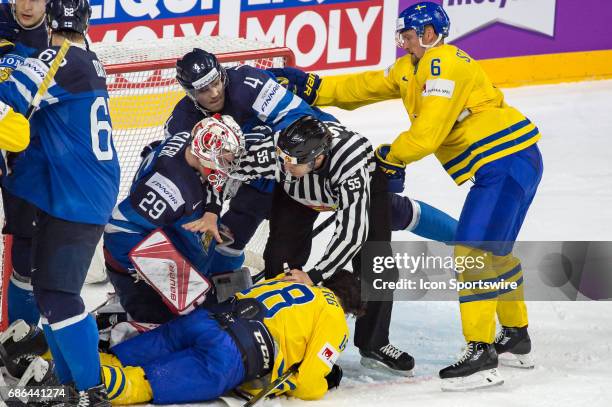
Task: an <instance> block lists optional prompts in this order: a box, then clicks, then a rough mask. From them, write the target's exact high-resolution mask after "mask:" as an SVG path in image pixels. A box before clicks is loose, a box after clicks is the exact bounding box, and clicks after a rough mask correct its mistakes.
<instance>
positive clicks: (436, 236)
mask: <svg viewBox="0 0 612 407" xmlns="http://www.w3.org/2000/svg"><path fill="white" fill-rule="evenodd" d="M413 202H414V209H415V210H414V212H415V213H414V219H415V221H416V222H414V226H412V229H408V230H409V231H411V232H412V233H414V234H415V235H419V236H421V237H424V238H427V239H431V240H437V241H438V242H452V241H453V240H455V233H456V231H457V223H458V222H457V221H456V220H455V219H453V218H452V217H451V216H449V215H447V214H446V213H445V212H442V211H441V210H439V209H437V208H434V207H433V206H431V205H428V204H426V203H425V202H422V201H413Z"/></svg>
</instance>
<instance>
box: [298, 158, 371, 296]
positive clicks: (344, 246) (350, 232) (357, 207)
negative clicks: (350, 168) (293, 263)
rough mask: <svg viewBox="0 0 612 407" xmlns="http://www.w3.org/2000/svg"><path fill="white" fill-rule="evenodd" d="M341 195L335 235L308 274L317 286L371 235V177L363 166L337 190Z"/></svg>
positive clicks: (340, 266)
mask: <svg viewBox="0 0 612 407" xmlns="http://www.w3.org/2000/svg"><path fill="white" fill-rule="evenodd" d="M337 192H338V195H339V202H338V208H337V210H336V221H335V231H334V234H333V236H332V238H331V240H330V242H329V244H328V245H327V249H326V250H325V253H324V254H323V257H322V258H321V260H320V261H319V262H318V263H317V264H316V265H315V267H314V268H313V269H312V270H310V271H309V272H308V274H309V276H310V278H311V279H312V280H313V282H314V283H315V284H317V283H319V282H320V281H321V280H323V279H326V278H328V277H330V276H331V275H332V274H333V273H334V272H335V271H336V270H338V269H340V268H342V267H344V265H345V264H346V263H347V262H349V261H350V260H351V259H352V258H353V257H354V256H355V255H356V254H357V252H358V251H359V249H360V248H361V245H362V244H363V242H364V241H365V240H366V237H367V235H368V209H369V203H370V176H369V173H368V172H367V171H366V169H365V168H363V167H361V168H359V169H358V170H357V171H355V172H354V173H353V174H352V175H350V176H349V177H347V178H346V179H345V180H344V181H343V182H341V183H340V184H339V185H338V187H337Z"/></svg>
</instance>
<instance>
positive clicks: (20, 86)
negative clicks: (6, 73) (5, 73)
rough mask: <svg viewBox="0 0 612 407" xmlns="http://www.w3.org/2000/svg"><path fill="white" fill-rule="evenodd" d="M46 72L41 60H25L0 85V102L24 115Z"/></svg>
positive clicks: (46, 69) (46, 68)
mask: <svg viewBox="0 0 612 407" xmlns="http://www.w3.org/2000/svg"><path fill="white" fill-rule="evenodd" d="M48 70H49V67H48V66H47V65H45V63H44V62H42V61H41V60H39V59H35V58H26V60H25V61H24V63H23V64H22V65H20V66H19V68H17V69H16V70H14V71H13V73H12V75H11V77H10V78H9V79H8V80H7V81H5V82H3V83H2V84H0V100H1V101H3V102H4V103H6V104H7V105H9V106H11V107H12V108H13V109H14V110H15V111H16V112H17V113H21V114H25V113H26V112H27V110H28V108H29V107H30V103H31V102H32V99H34V96H35V95H36V92H37V91H38V88H39V87H40V85H41V83H42V81H43V79H44V77H45V75H46V74H47V71H48Z"/></svg>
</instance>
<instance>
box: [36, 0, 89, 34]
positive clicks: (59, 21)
mask: <svg viewBox="0 0 612 407" xmlns="http://www.w3.org/2000/svg"><path fill="white" fill-rule="evenodd" d="M90 16H91V7H90V6H89V1H88V0H49V2H48V3H47V27H49V28H50V29H51V31H73V32H76V33H79V34H85V32H87V26H88V25H89V17H90Z"/></svg>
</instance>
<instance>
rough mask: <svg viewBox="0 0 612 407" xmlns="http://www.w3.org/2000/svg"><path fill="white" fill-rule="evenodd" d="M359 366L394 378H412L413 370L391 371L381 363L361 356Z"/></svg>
mask: <svg viewBox="0 0 612 407" xmlns="http://www.w3.org/2000/svg"><path fill="white" fill-rule="evenodd" d="M361 366H363V367H367V368H368V369H375V370H379V371H382V372H387V373H391V374H393V375H396V376H403V377H412V376H414V369H411V370H396V369H391V368H390V367H389V366H387V365H385V364H384V363H382V362H379V361H378V360H375V359H370V358H364V357H363V356H362V357H361Z"/></svg>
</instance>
